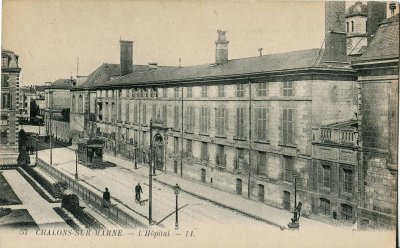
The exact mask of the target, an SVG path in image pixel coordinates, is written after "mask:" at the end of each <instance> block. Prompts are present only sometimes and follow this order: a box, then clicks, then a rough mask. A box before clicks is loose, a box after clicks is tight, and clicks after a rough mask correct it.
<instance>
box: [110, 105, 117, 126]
mask: <svg viewBox="0 0 400 248" xmlns="http://www.w3.org/2000/svg"><path fill="white" fill-rule="evenodd" d="M111 115H112V120H110V122H116V121H117V111H115V103H111Z"/></svg>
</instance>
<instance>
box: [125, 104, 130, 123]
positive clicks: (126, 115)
mask: <svg viewBox="0 0 400 248" xmlns="http://www.w3.org/2000/svg"><path fill="white" fill-rule="evenodd" d="M125 113H126V114H125V121H126V122H129V102H126V109H125Z"/></svg>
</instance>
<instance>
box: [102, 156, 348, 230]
mask: <svg viewBox="0 0 400 248" xmlns="http://www.w3.org/2000/svg"><path fill="white" fill-rule="evenodd" d="M104 159H105V160H107V161H110V162H113V163H115V164H117V166H120V167H124V168H126V169H128V170H131V171H132V172H134V173H136V174H140V175H141V176H143V177H148V174H149V168H148V166H147V165H144V164H138V169H134V163H133V162H132V161H129V160H126V159H123V158H117V157H113V156H111V155H107V154H105V155H104ZM157 172H158V173H159V174H157V175H156V176H154V180H155V181H158V182H160V183H162V184H164V185H168V186H170V187H172V186H174V185H175V184H176V183H178V184H179V186H180V187H181V188H182V191H183V192H186V193H188V194H191V195H193V196H196V197H198V198H200V199H202V200H206V201H209V202H212V203H214V204H216V205H219V206H222V207H225V208H229V209H231V210H234V211H236V212H239V213H241V214H244V215H247V216H249V217H252V218H255V219H258V220H261V221H263V222H267V223H269V224H271V225H274V226H276V227H281V228H287V224H288V223H289V222H290V219H291V218H293V213H290V212H288V211H286V210H283V209H278V208H275V207H272V206H268V205H266V204H261V203H259V202H255V201H253V200H249V199H246V198H244V197H239V196H237V195H235V194H231V193H228V192H224V191H221V190H219V189H215V188H211V187H209V186H206V185H203V184H201V183H200V182H198V183H197V182H193V181H190V180H187V179H182V178H180V177H178V176H175V175H172V174H165V173H162V172H159V171H157ZM300 225H301V228H302V229H307V228H312V229H315V228H325V229H326V228H331V229H332V230H343V228H341V227H340V228H339V227H336V226H332V225H329V224H326V223H322V222H319V221H316V220H312V219H307V218H304V217H302V218H300Z"/></svg>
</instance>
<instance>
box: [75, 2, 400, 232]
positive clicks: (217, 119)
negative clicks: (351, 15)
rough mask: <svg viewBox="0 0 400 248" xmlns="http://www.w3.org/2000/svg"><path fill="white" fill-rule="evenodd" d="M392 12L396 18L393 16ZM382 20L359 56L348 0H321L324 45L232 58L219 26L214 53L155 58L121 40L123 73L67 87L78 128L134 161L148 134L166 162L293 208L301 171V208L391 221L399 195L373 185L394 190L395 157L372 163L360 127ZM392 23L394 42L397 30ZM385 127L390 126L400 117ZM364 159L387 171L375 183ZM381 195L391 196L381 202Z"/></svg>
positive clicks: (332, 216)
mask: <svg viewBox="0 0 400 248" xmlns="http://www.w3.org/2000/svg"><path fill="white" fill-rule="evenodd" d="M389 20H392V21H391V22H390V23H396V22H397V23H398V16H397V19H396V18H392V19H389ZM385 25H388V24H385V23H383V24H381V25H380V26H379V25H377V26H378V27H379V28H377V29H378V31H377V33H376V37H374V38H373V39H372V41H371V47H367V48H366V50H365V54H363V55H362V56H361V57H360V56H358V59H359V60H357V62H354V61H353V62H351V60H354V58H355V57H352V58H349V57H348V56H347V54H346V12H345V3H344V2H327V3H326V13H325V27H326V37H325V49H310V50H303V51H295V52H288V53H281V54H269V55H264V56H259V57H252V58H243V59H235V60H229V59H228V43H229V41H227V39H226V32H224V31H220V30H219V31H218V38H217V41H216V42H215V45H216V50H215V55H216V59H215V62H214V63H211V64H204V65H198V66H190V67H160V66H157V64H156V63H150V64H149V66H137V65H132V57H133V52H132V51H133V42H127V41H121V64H120V66H119V69H120V72H119V74H118V73H115V72H116V71H117V69H116V71H114V73H112V72H109V71H108V70H109V69H108V66H107V65H103V66H101V67H99V68H98V69H97V70H96V71H95V72H93V73H92V74H91V75H89V77H88V79H87V80H86V82H84V83H83V84H82V85H80V86H78V87H76V88H74V89H72V90H71V109H72V111H71V119H78V118H79V120H80V121H79V122H80V123H81V124H80V125H79V126H75V127H74V128H72V124H71V128H72V129H73V130H74V131H80V132H84V133H87V134H90V136H92V135H97V136H101V137H103V138H104V139H105V141H106V147H105V150H106V152H109V153H111V154H114V155H118V156H123V157H126V158H128V159H131V160H132V161H133V160H134V159H135V158H136V159H137V160H138V161H140V162H147V161H148V159H149V151H150V149H149V145H150V139H153V141H154V149H153V151H154V153H153V154H154V156H153V161H154V165H155V167H156V168H157V169H158V170H159V171H162V172H165V173H172V174H177V176H181V177H184V178H188V179H191V180H196V181H198V182H199V183H202V184H205V185H208V186H210V187H215V188H219V189H221V190H224V191H228V192H232V193H235V194H237V195H239V196H242V197H246V198H250V199H252V200H255V201H259V202H261V203H264V204H269V205H273V206H276V207H279V208H284V209H287V210H290V211H291V210H292V209H293V207H294V188H295V187H294V186H295V185H294V182H295V181H296V182H297V199H298V201H301V202H302V203H303V208H302V214H303V215H305V216H309V217H311V218H316V219H319V220H321V221H326V222H331V223H342V224H345V225H352V224H353V223H355V222H357V223H358V224H359V225H360V226H362V225H364V226H368V225H369V226H374V227H382V226H385V225H386V226H393V224H394V220H395V218H393V215H391V214H393V213H394V212H395V206H393V201H392V200H389V199H386V198H382V196H381V195H379V196H377V195H376V193H374V192H373V189H374V188H375V187H377V185H376V184H379V182H378V181H379V180H380V179H382V181H384V180H385V181H384V182H385V183H386V185H387V189H389V188H390V189H394V188H393V185H394V182H395V180H396V178H397V160H396V162H391V164H395V165H396V166H393V165H389V167H390V168H391V170H386V169H385V168H386V167H385V166H386V165H387V164H388V163H386V162H385V161H386V160H380V161H381V162H380V163H381V164H379V165H376V163H375V162H376V161H377V159H378V157H379V156H380V155H379V156H378V155H376V156H378V157H376V156H375V155H374V156H375V157H371V158H368V157H366V155H365V154H366V153H365V152H364V148H363V145H364V144H365V142H364V141H363V138H362V137H363V136H365V134H364V133H363V132H364V131H362V130H364V129H363V125H370V124H367V123H365V117H363V115H364V116H365V114H363V111H364V110H363V108H365V107H366V106H369V105H362V104H361V103H363V99H364V98H368V97H369V96H370V95H367V96H366V95H365V93H363V87H360V86H359V84H358V82H361V81H362V79H363V76H361V74H359V72H361V71H362V70H361V69H358V68H360V67H362V64H363V63H362V62H361V61H363V60H365V58H366V57H367V56H368V54H371V53H372V52H370V49H376V48H374V47H379V46H387V47H389V46H388V43H387V41H385V39H384V38H377V37H382V35H383V36H384V37H386V36H385V35H388V34H387V32H385V30H386V29H385V30H383V29H382V28H384V27H385ZM390 25H395V24H390ZM382 30H383V31H382ZM388 32H390V33H391V35H390V39H394V38H395V37H397V40H398V31H397V33H396V32H395V30H394V29H390V30H389V31H388ZM391 55H393V54H391ZM393 56H394V57H396V53H395V52H394V55H393ZM377 60H378V58H377ZM397 62H398V51H397ZM353 64H354V68H356V69H354V68H353ZM356 64H357V65H356ZM366 64H368V63H366ZM390 65H391V66H393V64H390ZM114 67H116V68H118V66H117V65H115V66H114ZM391 68H392V67H391ZM396 68H397V70H398V66H397V67H394V68H392V69H393V70H396ZM374 69H375V67H374V66H372V71H374ZM99 75H101V76H99ZM112 75H114V76H112ZM357 79H358V82H357ZM374 80H378V78H376V79H375V78H374ZM391 80H394V81H396V79H395V78H392V77H391ZM394 81H391V82H394ZM397 83H398V78H397ZM390 85H396V83H392V84H390ZM390 87H392V86H390ZM387 92H388V91H387ZM372 93H374V92H370V94H372ZM396 93H397V91H396ZM390 97H391V98H389V99H393V101H395V100H394V99H397V98H396V97H397V95H394V96H393V95H390ZM371 99H372V98H371ZM385 99H386V100H387V99H388V98H384V97H381V98H379V100H381V101H384V100H385ZM377 111H379V110H377ZM366 112H367V113H370V114H371V113H372V112H371V111H366ZM386 114H387V115H392V114H393V111H392V112H387V113H386ZM150 120H152V121H153V130H152V133H153V137H150V125H151V124H150ZM370 120H371V119H370ZM376 121H378V120H376ZM71 123H72V122H71ZM382 125H386V126H385V128H386V130H393V126H396V125H397V123H393V122H390V124H389V123H386V124H385V123H382ZM88 130H90V131H88ZM360 130H361V131H360ZM367 130H368V129H367ZM85 131H86V132H85ZM368 132H370V130H369V131H368ZM390 137H394V136H393V135H391V136H390ZM383 138H384V137H382V139H383ZM380 145H383V144H380ZM383 146H385V145H383ZM386 147H388V146H386ZM393 149H394V148H393ZM391 151H392V150H391ZM381 154H385V152H383V153H381ZM391 154H393V151H392V153H391ZM382 156H383V155H382ZM396 156H397V154H396ZM390 161H394V160H390ZM374 163H375V164H374ZM367 164H374V166H375V169H381V170H382V171H381V172H380V173H381V174H382V176H380V179H379V180H378V179H377V180H376V184H375V185H374V184H371V186H369V187H366V186H365V184H364V182H365V180H368V179H369V178H370V177H374V178H375V177H376V175H374V171H375V170H372V167H373V166H369V165H367ZM132 166H133V163H132ZM367 167H368V168H370V169H369V170H368V169H365V168H367ZM382 167H385V168H382ZM394 168H396V169H394ZM387 172H390V173H387ZM391 173H392V174H393V175H392V174H391ZM295 178H296V180H294V179H295ZM391 192H392V194H397V191H396V190H392V191H391ZM385 197H389V196H388V195H387V196H386V195H385ZM390 197H393V195H390ZM380 199H383V200H387V202H385V203H378V202H377V201H379V200H380ZM393 199H395V198H393ZM374 206H375V207H374ZM387 209H390V211H391V212H390V213H388V212H389V211H387ZM385 211H386V212H385ZM371 213H374V214H371ZM371 216H372V217H371ZM382 216H383V217H382ZM367 219H369V222H368V223H367ZM383 219H384V220H383ZM378 223H381V224H378ZM384 223H385V224H384Z"/></svg>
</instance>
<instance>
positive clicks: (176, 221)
mask: <svg viewBox="0 0 400 248" xmlns="http://www.w3.org/2000/svg"><path fill="white" fill-rule="evenodd" d="M172 188H173V189H174V193H175V198H176V206H175V229H178V228H179V223H178V195H179V193H180V192H181V187H179V185H178V184H176V185H175V186H174V187H172Z"/></svg>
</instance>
